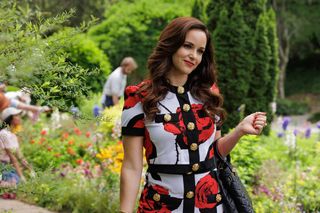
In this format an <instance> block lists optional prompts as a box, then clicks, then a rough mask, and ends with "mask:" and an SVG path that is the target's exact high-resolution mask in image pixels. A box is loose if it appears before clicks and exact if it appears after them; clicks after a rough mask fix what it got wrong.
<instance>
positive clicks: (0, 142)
mask: <svg viewBox="0 0 320 213" xmlns="http://www.w3.org/2000/svg"><path fill="white" fill-rule="evenodd" d="M10 148H12V147H11V145H10V140H9V138H8V135H6V134H4V132H1V133H0V149H10Z"/></svg>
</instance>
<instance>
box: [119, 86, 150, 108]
mask: <svg viewBox="0 0 320 213" xmlns="http://www.w3.org/2000/svg"><path fill="white" fill-rule="evenodd" d="M150 84H151V81H149V80H144V81H142V82H140V83H139V84H136V85H129V86H127V87H126V89H125V91H124V98H125V103H124V108H131V107H133V106H135V105H136V104H137V103H138V102H142V99H143V98H144V97H145V96H146V91H145V90H144V88H147V87H148V85H150Z"/></svg>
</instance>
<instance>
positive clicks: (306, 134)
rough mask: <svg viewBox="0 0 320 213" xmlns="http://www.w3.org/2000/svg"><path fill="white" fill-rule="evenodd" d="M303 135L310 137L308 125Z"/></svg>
mask: <svg viewBox="0 0 320 213" xmlns="http://www.w3.org/2000/svg"><path fill="white" fill-rule="evenodd" d="M304 136H305V137H306V138H310V136H311V128H310V127H308V128H307V129H306V132H305V134H304Z"/></svg>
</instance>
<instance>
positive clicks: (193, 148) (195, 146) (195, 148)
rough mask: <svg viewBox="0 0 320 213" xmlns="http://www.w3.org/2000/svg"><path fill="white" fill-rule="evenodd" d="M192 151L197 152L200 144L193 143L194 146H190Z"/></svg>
mask: <svg viewBox="0 0 320 213" xmlns="http://www.w3.org/2000/svg"><path fill="white" fill-rule="evenodd" d="M190 149H191V150H192V151H196V150H197V149H198V144H196V143H192V144H191V145H190Z"/></svg>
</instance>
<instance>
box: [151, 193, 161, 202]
mask: <svg viewBox="0 0 320 213" xmlns="http://www.w3.org/2000/svg"><path fill="white" fill-rule="evenodd" d="M152 198H153V200H154V201H157V202H159V201H160V195H159V194H158V193H155V194H154V195H153V197H152Z"/></svg>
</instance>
